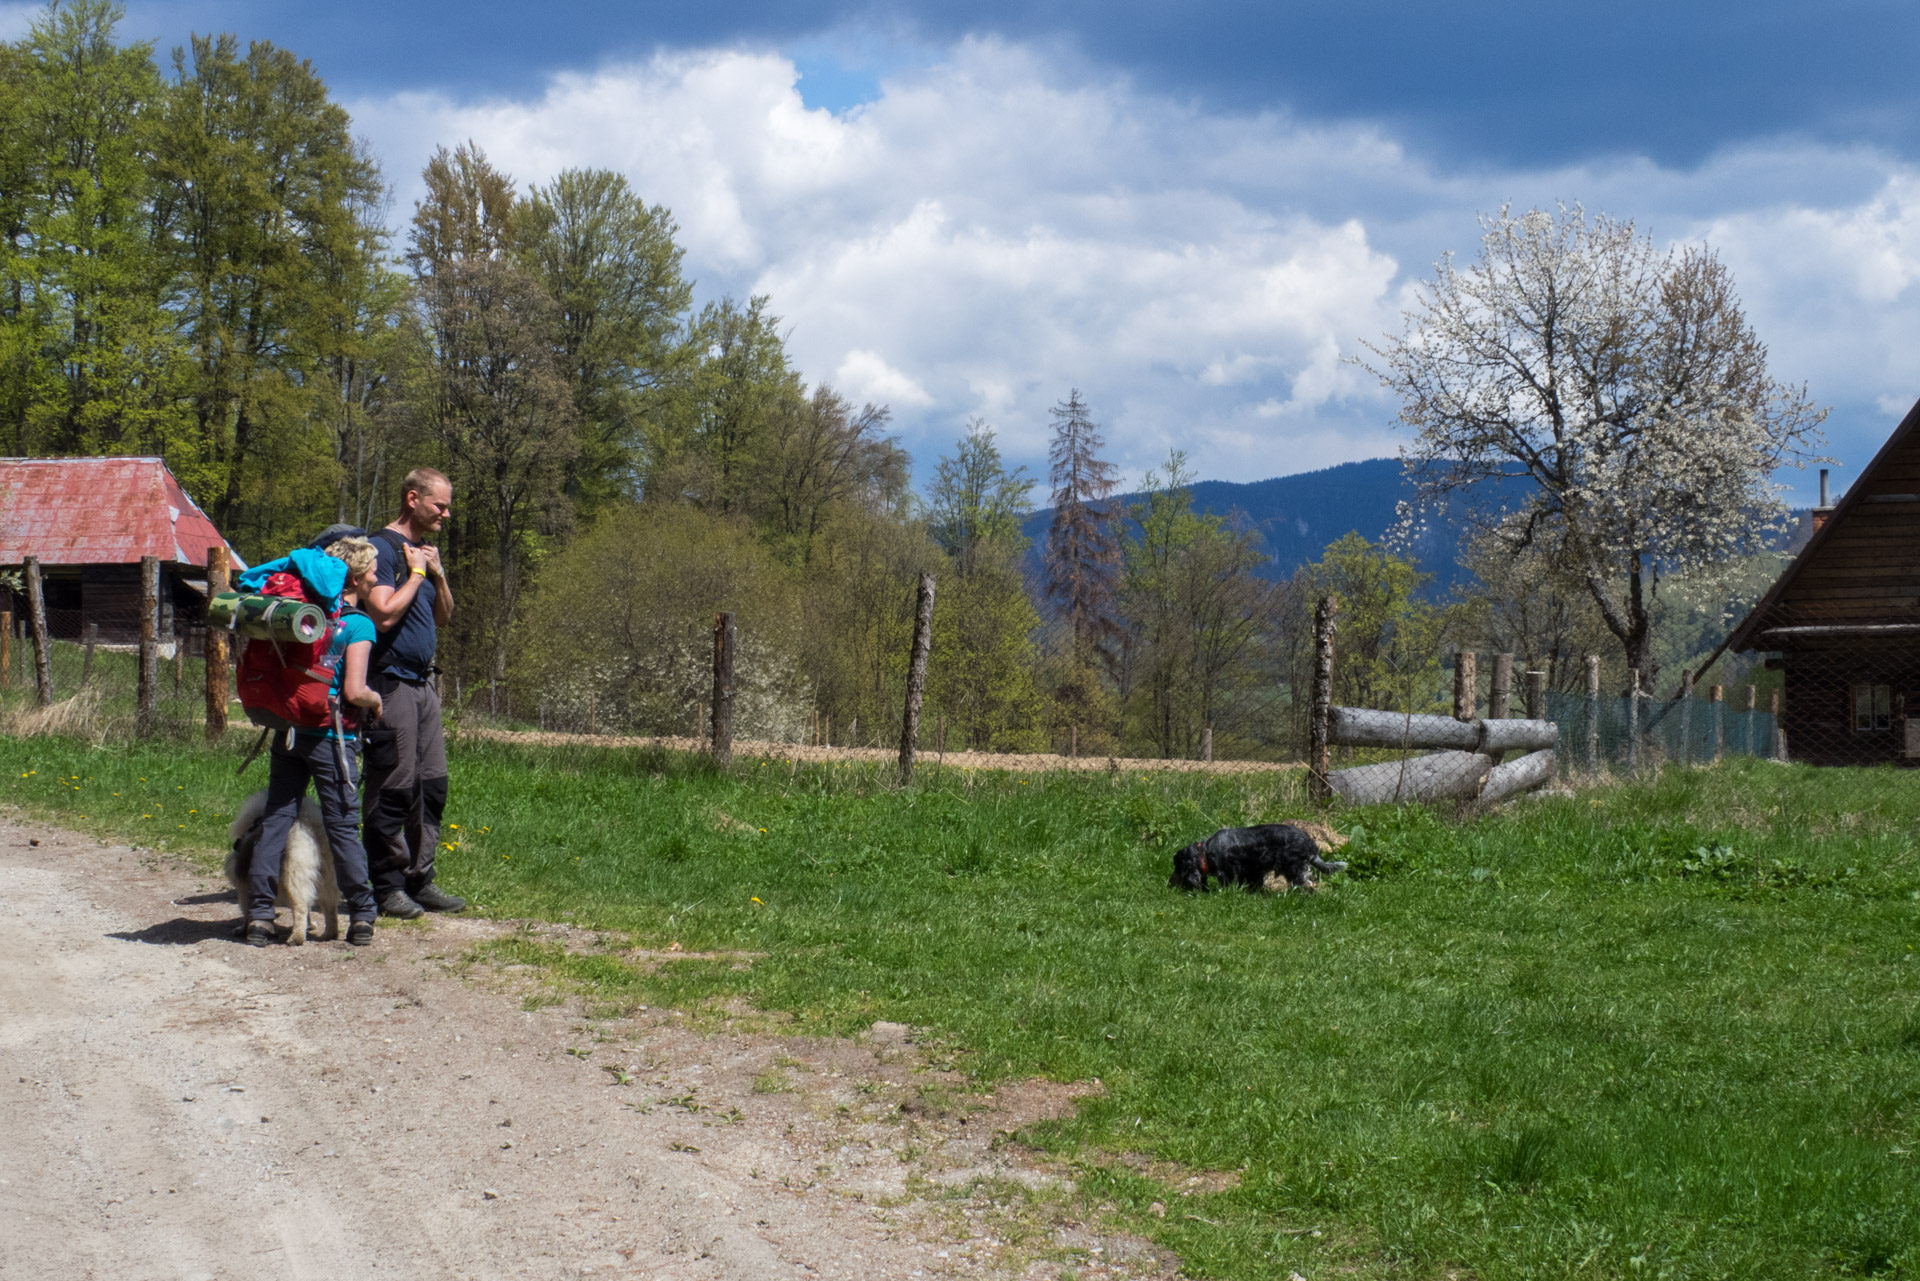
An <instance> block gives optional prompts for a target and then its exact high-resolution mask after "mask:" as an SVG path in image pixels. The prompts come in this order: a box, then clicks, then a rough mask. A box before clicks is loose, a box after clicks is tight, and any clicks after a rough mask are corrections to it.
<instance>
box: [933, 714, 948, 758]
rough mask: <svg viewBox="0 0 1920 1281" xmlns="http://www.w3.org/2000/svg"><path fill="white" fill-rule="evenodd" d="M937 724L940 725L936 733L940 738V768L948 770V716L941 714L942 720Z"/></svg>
mask: <svg viewBox="0 0 1920 1281" xmlns="http://www.w3.org/2000/svg"><path fill="white" fill-rule="evenodd" d="M936 723H937V724H938V725H939V728H938V729H936V730H935V731H934V733H935V735H936V736H938V738H939V742H940V766H941V768H942V769H944V768H946V764H947V714H946V713H945V712H941V713H940V719H939V721H938V722H936Z"/></svg>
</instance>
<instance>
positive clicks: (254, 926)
mask: <svg viewBox="0 0 1920 1281" xmlns="http://www.w3.org/2000/svg"><path fill="white" fill-rule="evenodd" d="M271 942H273V922H272V921H248V922H247V946H248V947H265V946H266V945H267V944H269V943H271Z"/></svg>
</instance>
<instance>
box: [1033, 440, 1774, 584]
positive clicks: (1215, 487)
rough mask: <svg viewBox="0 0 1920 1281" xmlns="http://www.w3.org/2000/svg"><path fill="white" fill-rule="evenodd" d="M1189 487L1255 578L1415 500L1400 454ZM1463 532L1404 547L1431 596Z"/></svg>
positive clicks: (1428, 524) (1377, 528)
mask: <svg viewBox="0 0 1920 1281" xmlns="http://www.w3.org/2000/svg"><path fill="white" fill-rule="evenodd" d="M1483 483H1494V484H1498V483H1500V482H1483ZM1508 483H1510V484H1512V485H1513V486H1514V487H1515V490H1516V497H1517V496H1518V494H1517V491H1518V490H1519V489H1520V488H1522V487H1524V486H1525V484H1526V482H1525V481H1524V480H1522V479H1519V478H1515V479H1514V480H1513V481H1511V482H1508ZM1190 492H1191V493H1192V495H1193V506H1194V510H1196V511H1200V512H1206V513H1208V514H1210V515H1215V516H1222V517H1226V516H1232V515H1233V514H1234V513H1238V516H1237V519H1240V520H1244V521H1245V522H1246V526H1247V527H1248V528H1250V529H1254V530H1257V531H1258V532H1259V534H1260V537H1261V539H1262V542H1263V545H1264V547H1265V550H1266V552H1267V554H1268V555H1269V556H1271V557H1272V559H1271V560H1269V561H1268V562H1267V563H1266V564H1265V565H1264V566H1263V567H1262V568H1261V570H1260V573H1261V576H1262V577H1265V578H1270V579H1274V580H1276V581H1277V580H1283V579H1287V578H1291V577H1292V576H1293V573H1294V571H1295V570H1297V569H1299V568H1300V567H1301V566H1302V565H1306V564H1310V563H1312V562H1313V561H1317V560H1319V559H1320V556H1321V553H1322V552H1324V551H1325V550H1326V547H1327V544H1328V543H1331V542H1334V541H1335V540H1337V539H1339V538H1342V537H1344V536H1345V535H1347V534H1348V533H1352V532H1356V531H1357V532H1358V533H1359V534H1361V535H1362V536H1363V537H1365V538H1368V539H1371V540H1372V541H1374V542H1376V543H1377V542H1379V541H1380V540H1381V539H1382V538H1384V537H1385V536H1386V535H1387V532H1388V531H1389V530H1391V529H1392V528H1393V526H1394V525H1395V524H1396V523H1397V522H1398V520H1399V518H1400V513H1399V505H1400V503H1401V501H1402V500H1404V499H1411V498H1412V497H1413V486H1412V485H1410V484H1408V483H1407V481H1406V479H1405V477H1404V476H1403V475H1402V474H1401V469H1400V460H1399V459H1397V458H1369V459H1367V460H1366V461H1365V462H1358V463H1341V464H1339V465H1338V466H1335V467H1327V468H1324V469H1322V470H1320V471H1310V472H1300V473H1298V474H1296V475H1292V476H1275V477H1273V478H1272V479H1271V480H1255V481H1244V482H1236V481H1230V480H1198V481H1195V482H1194V483H1193V484H1192V486H1190ZM1144 500H1145V495H1144V494H1140V493H1131V494H1120V495H1117V496H1115V497H1114V499H1113V500H1112V501H1113V502H1114V503H1117V504H1118V505H1119V506H1120V507H1121V508H1122V509H1123V510H1124V509H1125V508H1127V507H1129V506H1131V505H1132V504H1135V503H1139V502H1142V501H1144ZM1052 521H1053V508H1051V507H1045V508H1042V509H1040V510H1039V511H1036V512H1035V513H1033V515H1031V516H1029V517H1028V518H1027V519H1026V521H1025V522H1024V523H1023V524H1022V526H1021V530H1022V532H1024V533H1025V534H1026V535H1027V537H1028V538H1030V539H1032V540H1033V546H1032V548H1031V549H1030V550H1029V552H1028V554H1027V568H1028V573H1029V574H1030V575H1038V574H1039V572H1040V559H1041V552H1042V550H1043V548H1044V545H1045V543H1046V538H1047V526H1048V525H1050V524H1051V523H1052ZM1810 528H1811V525H1810V522H1809V519H1808V517H1807V514H1806V513H1805V512H1804V511H1802V512H1796V513H1794V516H1793V519H1792V521H1791V523H1790V528H1789V530H1788V532H1787V533H1786V534H1785V535H1784V536H1781V537H1776V538H1775V539H1772V540H1769V541H1770V542H1772V543H1773V544H1774V545H1775V546H1780V547H1782V549H1783V550H1786V551H1789V552H1792V551H1797V550H1798V549H1799V545H1800V544H1802V543H1804V542H1805V541H1806V537H1807V532H1808V531H1809V529H1810ZM1464 534H1465V529H1464V526H1463V524H1462V522H1460V521H1459V520H1458V519H1450V518H1449V517H1448V516H1447V515H1446V514H1445V513H1440V514H1438V515H1429V516H1428V517H1427V519H1426V521H1425V523H1424V525H1423V528H1422V529H1421V531H1420V532H1419V534H1417V535H1416V536H1415V538H1414V539H1413V541H1412V545H1411V546H1410V547H1409V548H1408V549H1407V550H1408V553H1409V554H1410V556H1411V558H1412V559H1413V561H1414V563H1415V564H1416V565H1418V566H1419V567H1420V569H1421V570H1423V571H1424V572H1426V573H1428V574H1431V575H1433V577H1432V579H1430V580H1429V582H1428V585H1427V589H1426V590H1427V593H1428V594H1429V595H1433V596H1438V595H1440V594H1443V593H1445V592H1446V590H1447V589H1448V588H1449V587H1451V586H1452V585H1453V582H1454V580H1455V578H1457V577H1460V576H1461V571H1460V569H1459V566H1458V565H1457V563H1456V562H1457V561H1458V559H1459V555H1460V543H1461V539H1462V537H1463V535H1464Z"/></svg>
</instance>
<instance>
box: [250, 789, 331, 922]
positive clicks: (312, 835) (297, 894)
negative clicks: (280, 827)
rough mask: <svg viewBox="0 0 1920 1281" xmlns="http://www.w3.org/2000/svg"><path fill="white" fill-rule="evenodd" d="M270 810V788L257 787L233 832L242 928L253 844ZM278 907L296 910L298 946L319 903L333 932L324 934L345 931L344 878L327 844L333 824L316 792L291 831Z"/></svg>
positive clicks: (303, 800) (304, 799)
mask: <svg viewBox="0 0 1920 1281" xmlns="http://www.w3.org/2000/svg"><path fill="white" fill-rule="evenodd" d="M266 812H267V794H266V792H265V790H261V791H258V792H255V793H254V794H253V795H252V796H249V797H248V798H247V799H246V802H245V804H243V805H241V806H240V812H239V813H238V814H235V815H234V816H233V826H232V827H230V828H228V829H227V831H228V833H229V834H230V835H231V836H232V837H233V848H232V849H231V850H230V851H228V853H227V883H228V884H229V885H231V886H233V892H234V893H235V894H236V895H237V896H239V899H240V931H241V933H243V934H244V933H245V932H246V928H247V897H248V895H247V876H248V873H249V872H250V870H251V869H252V867H253V847H254V844H255V842H257V841H258V840H259V839H260V829H261V826H262V825H263V823H264V820H265V818H266ZM273 903H274V906H275V907H286V908H291V909H293V933H292V935H291V936H290V937H288V939H287V943H288V944H289V945H290V946H292V947H299V946H300V945H301V944H302V943H305V942H306V941H307V916H308V914H309V913H311V912H312V911H313V909H314V908H316V907H317V908H319V909H320V910H321V911H322V912H325V913H326V914H327V932H326V933H325V934H323V935H321V936H320V937H321V938H322V939H333V938H338V937H339V936H340V882H339V881H338V880H337V879H335V877H334V874H333V854H332V852H331V851H330V850H329V849H328V848H327V829H326V827H325V825H324V824H322V822H321V821H320V807H319V806H318V805H317V804H315V803H314V800H313V798H312V797H311V796H303V797H301V798H300V815H299V817H298V818H297V819H296V820H295V822H294V824H293V828H292V830H291V831H289V832H288V833H287V852H286V856H285V857H284V858H282V859H281V860H280V896H279V897H278V898H276V899H275V900H274V901H273Z"/></svg>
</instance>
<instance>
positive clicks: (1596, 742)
mask: <svg viewBox="0 0 1920 1281" xmlns="http://www.w3.org/2000/svg"><path fill="white" fill-rule="evenodd" d="M1599 772H1600V655H1598V654H1588V655H1587V773H1589V774H1598V773H1599Z"/></svg>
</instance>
